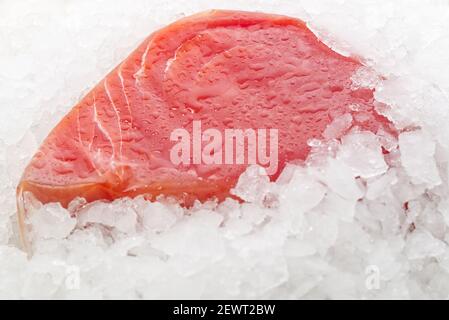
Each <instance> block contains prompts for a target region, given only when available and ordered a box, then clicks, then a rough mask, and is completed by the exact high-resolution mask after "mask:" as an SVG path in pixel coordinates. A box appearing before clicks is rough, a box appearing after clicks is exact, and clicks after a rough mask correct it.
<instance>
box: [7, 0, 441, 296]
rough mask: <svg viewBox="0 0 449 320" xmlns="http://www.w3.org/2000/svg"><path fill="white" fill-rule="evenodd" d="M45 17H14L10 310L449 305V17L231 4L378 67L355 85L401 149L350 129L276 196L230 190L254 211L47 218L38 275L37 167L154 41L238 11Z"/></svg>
mask: <svg viewBox="0 0 449 320" xmlns="http://www.w3.org/2000/svg"><path fill="white" fill-rule="evenodd" d="M33 3H34V1H31V0H28V1H20V2H18V1H12V0H10V1H3V2H2V3H0V9H1V10H0V11H1V12H2V15H3V18H2V20H1V21H0V26H1V28H0V41H1V42H2V44H3V45H2V52H0V87H1V88H2V89H0V105H1V108H0V114H1V116H0V181H1V182H2V183H1V184H0V197H1V199H0V200H1V211H0V264H1V268H0V298H55V297H57V298H81V297H82V298H124V297H129V298H292V299H296V298H415V299H416V298H449V247H448V241H449V200H448V199H449V197H448V196H449V165H448V164H449V142H448V141H449V140H448V139H447V137H448V136H449V126H448V125H447V123H449V98H448V97H449V78H448V76H447V75H448V74H449V73H448V72H446V71H447V68H448V67H447V66H448V64H447V54H446V52H447V51H448V50H449V42H448V41H447V39H448V37H449V31H448V30H449V28H448V21H449V4H448V3H447V2H445V1H426V0H420V1H410V0H407V1H405V0H401V1H399V0H398V1H394V2H391V1H378V0H375V1H374V0H367V1H364V2H363V4H361V3H360V1H355V0H351V1H350V0H341V1H339V4H338V6H335V4H334V1H333V0H332V1H331V0H320V1H317V0H313V1H308V0H302V1H299V2H298V1H293V0H292V1H283V2H282V4H280V3H279V2H274V1H262V0H252V1H241V2H234V3H233V4H232V8H233V9H247V10H260V11H266V12H279V13H284V14H289V15H295V16H298V17H300V18H302V19H304V20H305V21H307V22H308V24H309V25H310V26H311V27H312V29H313V30H314V31H315V32H316V33H317V34H318V35H319V36H320V37H321V38H322V39H324V41H325V42H326V43H328V44H329V45H331V46H332V47H334V48H335V49H336V50H338V51H339V52H351V53H353V54H355V55H359V56H361V57H363V58H364V59H365V63H366V65H367V67H366V68H363V69H361V70H359V71H358V72H357V73H356V74H355V75H354V77H353V79H352V80H353V82H354V83H353V85H354V86H355V87H357V86H361V87H372V88H375V89H376V93H375V96H376V100H377V101H378V105H377V108H378V110H379V112H381V113H383V114H384V115H385V116H387V117H388V118H390V119H391V120H392V121H394V123H395V125H396V126H397V128H398V129H400V130H401V133H400V135H399V137H398V139H395V138H394V137H392V136H390V135H389V134H388V133H385V132H378V133H377V134H376V135H374V134H373V133H370V132H364V131H358V130H350V129H349V128H350V127H351V123H352V121H353V119H352V116H350V115H342V116H340V117H339V118H337V119H335V120H334V122H333V123H332V124H331V125H330V126H329V127H328V128H327V130H326V131H325V134H324V136H323V139H322V140H313V141H309V145H310V146H311V147H312V148H313V151H312V153H311V155H310V156H309V158H308V160H307V161H306V162H305V163H303V164H300V165H299V164H297V165H293V164H292V165H288V166H287V167H286V168H285V170H284V172H283V173H282V175H281V176H280V178H279V180H278V181H277V182H276V183H271V182H269V180H268V179H267V176H266V174H265V173H264V170H263V169H261V168H259V167H255V166H253V167H249V168H248V170H247V171H246V172H245V173H244V174H243V175H242V176H241V177H240V180H239V182H238V184H237V186H236V187H235V188H234V190H233V193H234V194H236V195H238V196H240V197H241V198H242V199H245V200H246V202H245V203H242V204H241V203H239V202H237V201H235V200H232V199H228V200H226V201H225V202H223V203H220V204H217V203H215V202H212V201H211V202H208V203H205V204H202V205H201V204H197V205H195V206H194V207H193V208H192V209H190V210H186V209H184V208H181V207H180V206H179V205H177V204H176V203H173V202H172V201H170V200H169V199H162V200H161V201H159V202H156V203H150V202H147V201H145V200H144V199H143V198H141V197H139V198H136V199H134V200H131V199H119V200H116V201H114V202H113V203H103V202H97V203H94V204H88V205H85V204H84V203H83V202H82V201H81V200H80V199H77V200H76V201H75V202H73V203H72V204H71V207H70V208H69V209H68V210H66V209H63V208H62V207H61V206H60V205H57V204H48V205H45V206H41V207H39V208H38V210H37V211H36V212H35V213H34V214H33V215H32V216H31V217H30V220H29V223H32V225H33V238H34V242H33V250H34V255H33V257H32V259H30V260H27V257H26V255H25V253H24V252H22V251H20V250H19V249H18V248H17V244H18V239H17V236H16V235H17V224H16V220H15V190H14V188H15V186H16V184H17V181H18V179H19V177H20V174H21V172H22V170H23V167H24V165H25V164H26V163H27V161H28V160H29V157H30V156H31V153H32V152H31V150H34V149H35V147H36V145H37V144H38V143H40V142H41V141H42V139H43V138H44V137H45V135H46V133H47V132H48V131H49V130H50V129H51V127H52V126H53V125H54V124H55V123H56V122H57V121H58V119H60V117H61V116H62V115H63V114H64V113H65V112H66V111H67V110H68V108H69V107H70V106H71V105H73V103H74V102H75V101H76V100H77V99H78V98H80V92H83V90H84V92H85V90H86V89H87V88H88V87H89V86H91V85H93V84H94V83H95V81H97V80H98V79H100V78H101V77H102V76H103V75H104V73H105V72H106V71H107V70H108V69H111V68H112V67H113V66H114V65H116V64H117V63H118V62H119V61H120V60H121V59H123V58H124V57H125V56H126V54H127V53H128V52H129V51H130V50H131V49H132V48H133V47H135V45H136V44H137V43H138V42H139V41H140V40H141V39H142V38H143V37H145V36H146V35H147V34H148V33H149V31H151V30H154V29H155V28H157V27H160V26H162V25H164V24H166V23H168V22H169V21H171V20H173V19H176V18H178V17H179V16H182V15H185V14H191V13H194V12H197V11H202V10H205V9H208V8H231V7H230V6H231V4H230V3H229V2H224V1H218V0H208V1H205V0H204V1H197V2H194V3H193V2H191V1H177V2H176V3H175V2H170V3H169V4H168V2H167V6H166V7H164V9H163V10H162V9H161V8H162V7H163V6H161V5H160V3H159V2H158V3H152V2H149V1H135V3H134V2H133V6H132V7H130V6H129V2H126V1H120V0H117V1H107V4H108V5H105V1H101V0H96V1H89V2H86V3H84V2H75V1H59V2H58V3H55V2H53V1H49V0H48V1H40V2H39V5H33ZM361 8H363V13H362V14H360V12H361V11H360V9H361ZM154 12H158V15H157V16H155V15H154V14H152V13H154ZM92 17H95V18H94V19H93V18H92ZM25 48H26V49H25ZM49 57H52V58H51V65H52V67H51V68H49V67H48V62H47V61H48V60H49ZM378 75H382V77H380V76H378ZM358 107H359V106H357V105H354V106H351V110H352V111H353V116H354V117H357V116H359V115H358V114H357V111H358ZM43 119H45V121H43ZM47 119H48V120H47ZM348 130H349V131H348ZM384 150H386V151H388V152H384ZM75 211H76V212H77V214H78V216H77V217H75V216H74V215H73V213H74V212H75Z"/></svg>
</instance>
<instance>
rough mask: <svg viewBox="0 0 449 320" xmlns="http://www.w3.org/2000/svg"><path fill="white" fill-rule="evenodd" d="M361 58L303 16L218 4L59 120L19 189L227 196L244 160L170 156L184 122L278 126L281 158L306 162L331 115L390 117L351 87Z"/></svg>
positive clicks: (54, 198) (183, 23) (168, 33)
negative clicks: (357, 109)
mask: <svg viewBox="0 0 449 320" xmlns="http://www.w3.org/2000/svg"><path fill="white" fill-rule="evenodd" d="M360 66H361V63H360V62H359V61H357V60H356V59H353V58H349V57H344V56H342V55H340V54H337V53H336V52H334V51H332V50H331V49H330V48H328V47H327V46H326V45H324V44H323V43H322V42H320V41H319V40H318V39H317V37H316V36H315V35H314V34H313V33H312V32H311V31H310V30H308V28H307V27H306V25H305V24H304V23H303V22H302V21H299V20H297V19H294V18H289V17H285V16H278V15H270V14H262V13H249V12H236V11H210V12H206V13H201V14H197V15H194V16H191V17H188V18H184V19H182V20H179V21H177V22H175V23H173V24H171V25H169V26H168V27H166V28H164V29H162V30H159V31H157V32H155V33H153V34H152V35H150V36H149V37H148V38H147V39H146V40H145V41H144V42H143V43H142V44H141V45H140V46H139V47H138V48H137V49H136V50H135V51H134V52H133V53H131V55H130V56H129V57H128V58H127V59H126V60H125V61H123V62H122V63H121V64H120V65H119V66H117V67H116V68H115V69H114V70H113V71H112V72H111V73H110V74H108V75H107V76H106V77H105V78H104V79H103V80H102V81H101V82H100V83H99V84H98V85H97V86H96V87H95V88H93V89H92V90H91V91H90V92H89V93H88V94H87V95H86V96H85V97H84V98H83V99H82V100H81V101H80V102H79V103H78V104H77V105H76V106H75V107H74V108H73V109H72V110H71V111H70V112H69V113H68V114H67V115H66V116H65V117H64V118H63V119H62V120H61V122H60V123H59V124H58V125H57V126H56V127H55V128H54V129H53V131H52V132H51V133H50V134H49V136H48V137H47V138H46V140H45V141H44V142H43V144H42V145H41V147H40V149H39V150H38V152H37V153H36V155H35V156H34V157H33V159H32V161H31V163H30V164H29V165H28V167H27V168H26V170H25V172H24V174H23V177H22V180H21V181H20V184H19V187H18V203H19V209H20V210H19V213H20V214H19V216H20V221H21V224H23V218H24V217H23V214H24V212H23V208H22V209H21V206H22V205H21V203H22V201H23V194H24V193H25V192H31V193H32V194H33V195H34V196H35V197H36V198H37V199H38V200H39V201H41V202H43V203H48V202H60V203H61V204H62V205H63V206H67V205H68V204H69V203H70V201H71V200H73V199H74V198H76V197H83V198H85V199H86V200H87V201H88V202H91V201H95V200H99V199H103V200H113V199H116V198H119V197H126V196H129V197H134V196H137V195H142V194H143V195H146V196H147V197H148V198H149V199H150V200H151V199H154V198H155V197H157V196H158V195H165V196H173V197H175V198H177V199H178V200H179V201H180V202H182V203H184V204H187V205H189V204H190V203H192V201H193V200H196V199H197V200H200V201H204V200H207V199H210V198H217V199H218V200H222V199H224V198H225V197H226V196H228V195H229V191H230V189H231V188H232V187H233V186H234V185H235V183H236V181H237V179H238V177H239V175H240V174H241V173H242V172H243V171H244V170H245V167H246V166H247V165H246V164H234V165H232V164H231V165H230V164H223V165H220V164H213V165H205V164H202V163H200V164H198V163H190V164H185V163H181V164H174V163H173V161H170V150H171V149H172V147H173V146H174V144H175V142H174V141H171V140H170V136H171V133H172V132H173V130H175V129H177V128H185V129H186V130H188V132H190V133H191V132H192V130H193V129H192V124H193V123H194V122H196V121H199V120H200V121H201V126H202V130H205V129H208V128H215V129H217V130H219V131H223V130H225V129H226V128H242V129H247V128H254V129H257V128H267V129H268V128H275V129H278V130H279V131H278V134H279V152H278V155H279V156H278V158H279V162H278V164H279V165H278V166H277V170H276V172H272V173H271V178H272V179H275V178H276V177H277V176H278V174H279V172H280V171H281V170H282V168H283V167H284V165H285V163H286V162H288V161H292V160H295V159H305V158H306V157H307V155H308V152H309V148H310V147H309V146H308V144H307V141H308V140H309V139H312V138H318V139H319V138H322V133H323V131H324V129H325V128H326V126H327V125H328V124H329V123H330V122H331V121H332V119H334V118H335V117H337V116H339V115H342V114H344V113H353V112H354V111H352V110H351V108H350V105H353V104H357V105H359V106H361V107H362V108H361V109H363V110H364V111H363V112H364V113H365V115H364V117H359V118H363V122H361V123H358V122H357V121H354V123H353V125H356V126H359V127H361V128H363V129H366V130H370V131H373V132H377V130H378V129H379V127H385V128H387V130H388V127H389V126H390V124H389V122H388V121H387V120H386V119H385V118H383V117H382V116H380V115H379V114H377V113H376V112H375V111H374V106H373V92H372V90H369V89H353V88H351V76H352V75H353V74H354V72H355V71H356V70H357V69H358V68H359V67H360Z"/></svg>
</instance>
